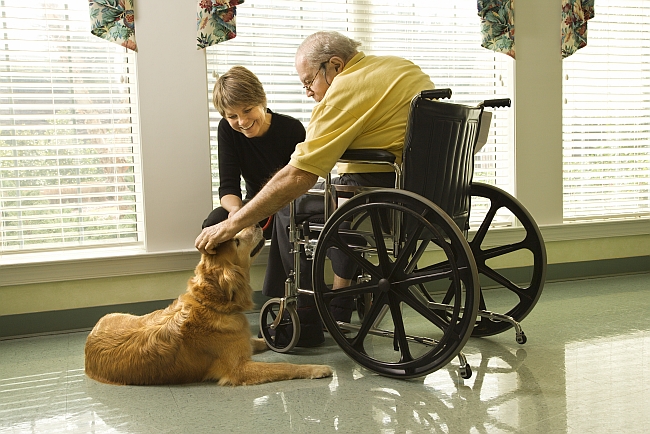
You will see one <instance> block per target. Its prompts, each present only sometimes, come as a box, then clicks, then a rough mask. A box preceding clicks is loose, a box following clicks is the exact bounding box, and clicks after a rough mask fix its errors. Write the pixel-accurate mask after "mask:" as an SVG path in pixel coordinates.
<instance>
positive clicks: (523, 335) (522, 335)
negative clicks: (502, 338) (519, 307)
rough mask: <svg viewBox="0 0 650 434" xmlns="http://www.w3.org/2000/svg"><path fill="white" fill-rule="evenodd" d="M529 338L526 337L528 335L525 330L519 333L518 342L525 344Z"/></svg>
mask: <svg viewBox="0 0 650 434" xmlns="http://www.w3.org/2000/svg"><path fill="white" fill-rule="evenodd" d="M527 340H528V338H527V337H526V335H525V334H524V332H521V333H517V343H518V344H521V345H523V344H525V343H526V341H527Z"/></svg>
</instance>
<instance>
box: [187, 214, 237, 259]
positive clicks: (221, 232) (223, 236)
mask: <svg viewBox="0 0 650 434" xmlns="http://www.w3.org/2000/svg"><path fill="white" fill-rule="evenodd" d="M236 233H237V232H236V230H235V229H234V228H233V227H232V225H231V221H230V219H227V220H224V221H223V222H221V223H219V224H216V225H214V226H208V227H207V228H205V229H203V230H202V231H201V233H200V234H199V236H198V237H196V241H194V246H195V247H196V248H197V249H198V251H199V252H201V253H203V254H204V255H213V254H214V253H215V252H216V249H217V246H219V244H221V243H224V242H226V241H228V240H230V239H232V238H233V237H234V236H235V234H236Z"/></svg>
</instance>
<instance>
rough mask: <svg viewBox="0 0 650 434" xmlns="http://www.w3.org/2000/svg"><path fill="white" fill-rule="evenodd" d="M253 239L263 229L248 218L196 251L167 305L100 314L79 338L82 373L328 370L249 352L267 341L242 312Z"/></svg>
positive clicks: (168, 375)
mask: <svg viewBox="0 0 650 434" xmlns="http://www.w3.org/2000/svg"><path fill="white" fill-rule="evenodd" d="M260 243H263V238H262V231H261V229H260V228H259V227H258V226H254V227H250V228H246V229H244V230H242V231H241V232H239V233H238V234H237V236H236V237H235V238H234V239H233V240H231V241H228V242H226V243H223V244H221V245H220V246H219V247H218V248H217V251H216V253H215V254H214V255H203V256H202V257H201V261H200V262H199V264H198V265H197V266H196V269H195V276H194V277H192V278H191V279H190V280H189V282H188V285H187V292H185V293H184V294H182V295H181V296H179V297H178V299H176V300H175V301H174V302H173V303H172V304H171V305H170V306H169V307H167V308H166V309H163V310H158V311H155V312H152V313H150V314H147V315H144V316H134V315H128V314H121V313H113V314H109V315H106V316H104V317H103V318H101V319H100V320H99V322H98V323H97V324H96V325H95V327H94V328H93V330H92V331H91V332H90V334H89V335H88V339H87V340H86V350H85V352H86V366H85V367H86V375H88V376H89V377H90V378H93V379H95V380H97V381H101V382H104V383H109V384H179V383H192V382H199V381H217V382H218V383H219V384H220V385H233V386H236V385H244V384H260V383H267V382H271V381H280V380H289V379H293V378H322V377H328V376H330V375H332V370H331V369H330V367H329V366H325V365H295V364H290V363H262V362H254V361H252V360H251V355H252V354H253V352H259V351H264V350H266V349H267V346H266V343H265V342H264V340H263V339H257V338H252V337H251V333H250V326H249V324H248V320H247V319H246V316H245V315H244V313H243V312H244V311H246V310H249V309H251V308H252V307H253V301H252V289H251V287H250V284H249V271H250V265H251V262H252V260H253V258H254V257H255V256H256V255H257V253H258V251H257V249H258V248H259V247H261V245H260Z"/></svg>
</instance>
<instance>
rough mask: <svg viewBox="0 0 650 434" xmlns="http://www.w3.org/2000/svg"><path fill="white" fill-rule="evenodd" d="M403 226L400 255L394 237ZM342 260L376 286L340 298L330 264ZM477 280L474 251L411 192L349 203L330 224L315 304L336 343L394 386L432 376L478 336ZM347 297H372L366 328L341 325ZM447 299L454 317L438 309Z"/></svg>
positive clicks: (316, 274) (317, 264) (316, 271)
mask: <svg viewBox="0 0 650 434" xmlns="http://www.w3.org/2000/svg"><path fill="white" fill-rule="evenodd" d="M395 221H398V222H400V224H398V225H396V227H397V228H398V229H399V230H398V232H399V234H400V236H399V238H398V239H399V240H400V242H399V243H398V244H397V251H396V250H395V244H394V243H393V241H392V240H393V239H392V238H391V237H390V236H389V234H387V232H386V231H387V230H390V229H391V228H392V227H393V225H392V223H393V222H395ZM387 223H388V224H387ZM432 249H433V250H434V251H433V252H432V251H431V250H432ZM334 253H335V254H337V255H343V256H344V257H345V258H347V259H348V260H349V261H352V262H354V263H355V264H356V265H357V266H358V267H357V268H358V269H359V268H360V269H361V270H362V271H363V272H365V273H367V274H368V275H369V276H370V279H369V280H368V281H364V282H361V283H353V284H352V285H351V286H349V287H347V288H341V289H337V290H332V277H331V276H332V270H331V265H329V264H330V262H329V260H328V259H327V256H328V255H332V254H334ZM362 253H363V255H365V256H363V255H362ZM368 255H370V260H369V259H367V258H366V257H368ZM371 260H372V261H374V262H371ZM477 279H478V274H477V270H476V266H475V264H474V260H473V258H472V254H471V250H470V248H469V245H468V244H467V241H466V240H465V238H464V236H463V235H462V233H461V232H460V231H459V230H458V227H457V226H456V224H455V223H454V222H453V220H451V219H450V218H449V216H447V214H445V213H444V212H443V211H442V210H441V209H440V208H439V207H437V206H436V205H435V204H433V203H432V202H430V201H428V200H426V199H424V198H422V197H421V196H419V195H416V194H414V193H410V192H408V191H403V190H394V189H393V190H390V189H381V190H373V191H370V192H366V193H362V194H359V195H357V196H355V197H353V198H352V199H349V200H348V201H347V202H345V203H344V204H343V205H341V206H340V207H339V208H338V209H337V210H336V212H335V213H334V214H333V215H332V217H330V219H329V220H328V221H327V222H326V224H325V226H324V227H323V231H322V232H321V234H320V237H319V239H318V243H317V247H316V251H315V254H314V263H313V288H314V298H315V300H316V306H317V307H318V310H319V312H320V315H321V318H322V320H323V323H324V324H325V326H326V327H327V329H328V331H329V332H330V335H331V336H332V338H333V339H334V340H335V341H336V342H337V343H338V345H339V346H340V347H341V349H342V350H343V351H344V352H345V353H346V354H347V355H348V356H350V357H351V358H352V359H354V360H355V361H356V362H358V363H359V364H360V365H362V366H364V367H366V368H368V369H370V370H372V371H374V372H377V373H379V374H381V375H385V376H388V377H394V378H414V377H419V376H423V375H426V374H428V373H430V372H433V371H435V370H437V369H440V368H441V367H443V366H445V365H446V364H447V363H449V361H451V360H452V359H453V358H454V357H456V356H457V355H458V353H459V352H460V351H461V349H462V347H463V346H464V345H465V343H466V342H467V339H469V336H470V334H471V332H472V330H473V328H474V322H475V320H476V312H477V309H478V303H479V300H480V294H479V293H480V289H479V286H478V280H477ZM450 282H451V283H450ZM345 295H349V296H355V297H357V296H370V297H372V304H371V306H370V308H369V309H368V310H367V312H366V313H365V314H364V315H363V319H362V320H361V321H360V323H359V324H350V326H346V324H339V323H337V322H336V321H335V319H334V318H333V317H332V314H331V313H330V310H329V309H328V306H329V302H330V300H331V299H332V298H333V297H335V296H345ZM443 298H445V299H446V303H448V305H449V308H448V309H447V308H445V307H441V305H440V304H438V305H435V306H433V307H432V305H431V303H440V302H441V301H442V299H443ZM384 314H387V315H386V316H385V317H384ZM386 318H388V319H386ZM382 330H383V331H382Z"/></svg>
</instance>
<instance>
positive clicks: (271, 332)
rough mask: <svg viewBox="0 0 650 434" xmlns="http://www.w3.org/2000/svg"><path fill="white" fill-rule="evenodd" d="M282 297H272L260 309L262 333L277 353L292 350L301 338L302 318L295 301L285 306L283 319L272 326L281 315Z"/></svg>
mask: <svg viewBox="0 0 650 434" xmlns="http://www.w3.org/2000/svg"><path fill="white" fill-rule="evenodd" d="M280 301H281V300H280V299H279V298H272V299H270V300H269V301H267V302H266V303H264V306H262V309H261V310H260V333H261V334H262V337H263V338H264V340H265V341H266V344H267V345H268V346H269V348H270V349H272V350H273V351H275V352H277V353H286V352H288V351H291V350H292V349H293V348H294V347H295V346H296V344H297V343H298V339H299V338H300V320H299V319H298V312H297V311H296V305H295V303H287V304H285V306H284V312H283V313H282V319H281V320H280V322H279V323H278V325H277V327H275V328H272V325H273V323H274V322H275V320H276V318H277V317H278V316H280V315H281V314H280Z"/></svg>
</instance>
